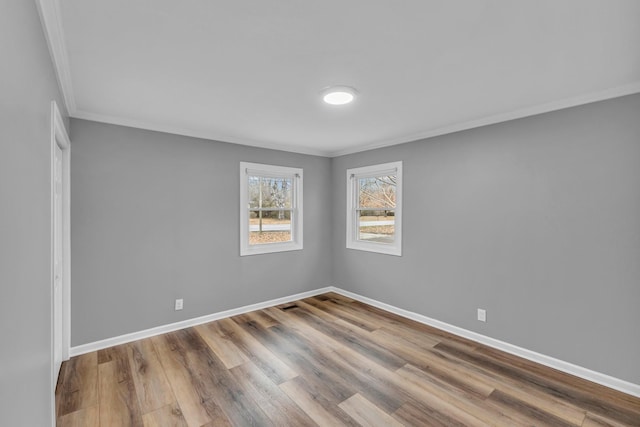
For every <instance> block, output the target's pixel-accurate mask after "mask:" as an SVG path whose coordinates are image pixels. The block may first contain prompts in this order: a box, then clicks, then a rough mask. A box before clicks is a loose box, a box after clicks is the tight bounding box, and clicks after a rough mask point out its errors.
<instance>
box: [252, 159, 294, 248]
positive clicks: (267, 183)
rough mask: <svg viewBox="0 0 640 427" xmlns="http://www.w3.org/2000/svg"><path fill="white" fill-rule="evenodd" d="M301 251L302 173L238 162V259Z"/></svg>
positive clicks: (281, 167) (289, 169)
mask: <svg viewBox="0 0 640 427" xmlns="http://www.w3.org/2000/svg"><path fill="white" fill-rule="evenodd" d="M298 249H302V169H299V168H288V167H284V166H271V165H261V164H257V163H247V162H240V255H241V256H244V255H255V254H265V253H271V252H283V251H293V250H298Z"/></svg>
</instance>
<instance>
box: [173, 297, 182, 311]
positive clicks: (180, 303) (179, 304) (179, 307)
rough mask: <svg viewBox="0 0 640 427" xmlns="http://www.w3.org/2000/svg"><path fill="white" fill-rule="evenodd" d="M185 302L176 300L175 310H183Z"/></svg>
mask: <svg viewBox="0 0 640 427" xmlns="http://www.w3.org/2000/svg"><path fill="white" fill-rule="evenodd" d="M183 302H184V301H183V300H182V298H180V299H177V300H176V308H175V309H176V310H182V305H183Z"/></svg>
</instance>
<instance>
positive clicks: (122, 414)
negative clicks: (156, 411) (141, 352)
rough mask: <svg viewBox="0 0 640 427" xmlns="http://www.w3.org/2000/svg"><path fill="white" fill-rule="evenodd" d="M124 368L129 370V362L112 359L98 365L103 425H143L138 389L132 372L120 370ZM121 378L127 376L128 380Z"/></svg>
mask: <svg viewBox="0 0 640 427" xmlns="http://www.w3.org/2000/svg"><path fill="white" fill-rule="evenodd" d="M123 369H127V370H128V362H127V363H126V364H125V363H122V364H119V363H118V362H116V361H111V362H106V363H102V364H100V365H99V366H98V382H99V404H100V425H101V426H122V427H129V426H131V427H140V426H142V425H143V424H142V416H141V414H140V407H139V406H138V399H137V396H136V389H135V386H134V384H133V381H132V380H131V376H130V373H128V372H118V371H119V370H123ZM119 378H127V380H124V381H119V380H118V379H119Z"/></svg>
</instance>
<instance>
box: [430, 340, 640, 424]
mask: <svg viewBox="0 0 640 427" xmlns="http://www.w3.org/2000/svg"><path fill="white" fill-rule="evenodd" d="M434 348H435V349H438V350H441V351H444V352H446V353H448V354H452V355H455V356H456V357H458V358H460V359H462V360H465V361H468V362H470V363H472V364H474V365H477V366H481V367H483V368H484V369H486V370H489V371H492V372H494V373H497V374H499V375H500V376H503V377H509V378H511V379H512V380H514V381H516V382H518V383H523V384H526V385H528V386H531V387H533V388H536V389H538V390H539V391H542V392H543V393H546V394H547V395H550V396H553V397H555V398H560V399H561V400H563V401H565V402H567V403H569V404H571V405H575V406H577V407H579V408H582V409H583V410H584V411H585V412H586V411H588V412H591V413H594V414H597V415H600V416H603V417H605V418H610V419H612V420H614V421H618V422H621V423H623V424H630V425H633V423H636V422H637V420H638V419H639V416H640V413H639V412H635V411H633V410H630V409H628V408H627V407H625V406H623V405H615V404H612V403H610V402H607V401H606V400H603V399H601V398H599V397H598V396H596V395H594V394H586V395H585V394H584V393H581V392H580V391H578V390H576V389H572V388H571V387H570V386H569V385H568V384H562V383H560V382H557V381H553V380H550V379H549V378H545V377H544V376H541V375H539V374H536V373H535V372H532V371H530V370H526V369H523V368H520V367H518V366H516V364H517V362H516V359H519V358H518V357H516V356H511V357H509V358H507V359H505V360H506V361H505V360H500V359H498V358H495V357H491V356H488V355H485V354H482V353H478V352H475V351H474V352H470V351H466V350H464V349H462V348H460V347H454V346H451V345H449V344H447V343H440V344H438V345H437V346H435V347H434ZM512 360H513V362H516V363H512V362H511V361H512Z"/></svg>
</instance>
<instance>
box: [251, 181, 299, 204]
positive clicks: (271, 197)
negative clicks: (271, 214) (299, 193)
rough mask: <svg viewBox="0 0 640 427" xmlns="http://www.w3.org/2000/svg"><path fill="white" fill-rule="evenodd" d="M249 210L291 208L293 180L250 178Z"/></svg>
mask: <svg viewBox="0 0 640 427" xmlns="http://www.w3.org/2000/svg"><path fill="white" fill-rule="evenodd" d="M248 182H249V208H291V203H292V198H293V182H292V178H286V177H282V178H273V177H266V176H249V177H248Z"/></svg>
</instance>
